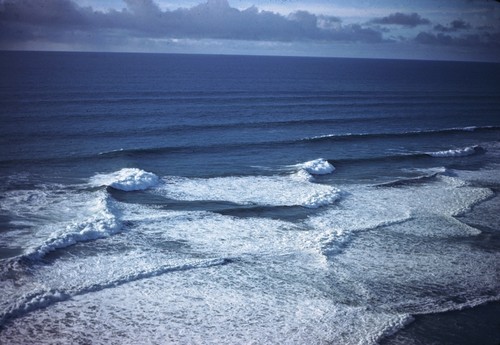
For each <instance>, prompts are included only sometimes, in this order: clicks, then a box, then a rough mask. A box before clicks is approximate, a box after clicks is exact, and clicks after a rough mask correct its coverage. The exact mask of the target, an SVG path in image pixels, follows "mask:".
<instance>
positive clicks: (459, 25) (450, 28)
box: [434, 19, 471, 32]
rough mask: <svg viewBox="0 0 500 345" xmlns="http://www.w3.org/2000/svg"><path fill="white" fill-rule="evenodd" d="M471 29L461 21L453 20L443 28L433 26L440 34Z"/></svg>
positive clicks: (441, 26)
mask: <svg viewBox="0 0 500 345" xmlns="http://www.w3.org/2000/svg"><path fill="white" fill-rule="evenodd" d="M470 28H471V25H470V24H469V23H467V22H465V21H463V20H459V19H457V20H454V21H452V22H451V23H450V24H448V25H446V26H444V25H441V24H438V25H436V26H434V30H436V31H440V32H456V31H460V30H469V29H470Z"/></svg>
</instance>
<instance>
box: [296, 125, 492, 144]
mask: <svg viewBox="0 0 500 345" xmlns="http://www.w3.org/2000/svg"><path fill="white" fill-rule="evenodd" d="M496 130H500V126H470V127H457V128H443V129H428V130H418V131H406V132H393V133H391V132H386V133H348V134H327V135H321V136H315V137H310V138H305V139H302V140H303V141H308V142H330V141H332V142H334V141H351V140H360V139H386V138H406V137H420V136H439V135H442V134H459V133H469V132H476V133H481V132H486V131H496Z"/></svg>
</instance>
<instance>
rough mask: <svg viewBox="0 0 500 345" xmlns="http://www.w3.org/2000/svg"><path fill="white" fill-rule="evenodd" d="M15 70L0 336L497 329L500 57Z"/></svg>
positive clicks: (13, 58) (487, 340)
mask: <svg viewBox="0 0 500 345" xmlns="http://www.w3.org/2000/svg"><path fill="white" fill-rule="evenodd" d="M0 68H1V70H2V78H1V79H0V118H1V126H0V143H1V145H0V181H1V183H0V225H1V227H0V277H1V278H0V290H1V292H2V293H1V294H0V343H2V344H3V343H5V344H52V343H73V344H89V343H92V344H168V343H176V344H256V343H269V344H376V343H382V344H428V343H439V344H476V343H482V344H498V342H499V341H500V332H499V330H498V327H497V324H496V323H495V322H493V321H492V320H494V318H495V315H496V316H497V315H498V312H499V311H500V308H499V306H498V303H497V302H496V301H498V300H499V298H500V274H499V273H500V270H499V268H500V267H499V262H500V216H499V214H500V213H499V211H500V197H499V196H498V191H499V188H500V174H499V171H500V99H499V98H498V85H499V82H500V65H498V64H485V63H466V62H429V61H391V60H360V59H327V58H292V57H250V56H208V55H207V56H204V55H154V54H149V55H148V54H102V53H100V54H98V53H41V52H38V53H35V52H2V53H1V54H0ZM497 320H498V319H497Z"/></svg>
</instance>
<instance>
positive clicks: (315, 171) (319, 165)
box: [297, 158, 335, 175]
mask: <svg viewBox="0 0 500 345" xmlns="http://www.w3.org/2000/svg"><path fill="white" fill-rule="evenodd" d="M297 167H299V168H301V169H304V170H305V171H307V172H308V173H309V174H312V175H325V174H331V173H332V172H333V171H334V170H335V167H334V166H333V165H331V164H330V163H329V162H328V161H327V160H325V159H323V158H318V159H315V160H312V161H308V162H305V163H301V164H298V165H297Z"/></svg>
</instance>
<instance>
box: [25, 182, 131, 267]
mask: <svg viewBox="0 0 500 345" xmlns="http://www.w3.org/2000/svg"><path fill="white" fill-rule="evenodd" d="M86 206H87V209H86V210H85V212H84V214H83V215H80V216H78V215H77V217H76V218H75V219H74V220H73V221H71V222H68V223H66V226H64V225H63V224H64V223H62V224H57V223H56V224H53V225H50V226H47V227H58V226H63V228H61V229H58V230H55V231H53V232H52V233H51V234H50V235H49V237H48V238H47V239H46V240H44V241H43V243H42V244H40V245H37V246H34V247H31V248H30V249H28V250H27V251H26V253H25V254H24V255H23V257H24V258H28V259H30V260H37V259H40V258H42V257H43V256H45V255H46V254H47V253H49V252H51V251H54V250H57V249H60V248H66V247H69V246H71V245H74V244H76V243H77V242H84V241H91V240H96V239H99V238H104V237H108V236H111V235H113V234H115V233H117V232H119V231H120V230H121V222H120V220H119V217H118V214H119V211H118V210H117V208H116V207H115V206H114V205H113V201H112V200H110V197H109V196H108V195H107V194H105V193H104V192H101V193H100V194H99V195H98V196H97V197H96V198H95V199H94V200H92V201H91V202H89V203H88V205H86Z"/></svg>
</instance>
